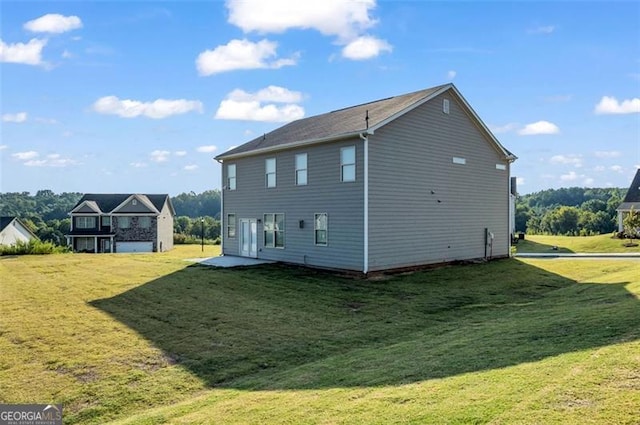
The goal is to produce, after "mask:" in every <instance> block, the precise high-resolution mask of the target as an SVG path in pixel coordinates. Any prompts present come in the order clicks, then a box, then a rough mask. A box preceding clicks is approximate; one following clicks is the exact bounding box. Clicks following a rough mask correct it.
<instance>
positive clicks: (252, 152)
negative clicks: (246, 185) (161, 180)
mask: <svg viewBox="0 0 640 425" xmlns="http://www.w3.org/2000/svg"><path fill="white" fill-rule="evenodd" d="M363 132H367V131H366V130H361V131H356V132H353V133H343V134H338V135H336V136H330V137H321V138H319V139H308V140H301V141H299V142H292V143H285V144H283V145H276V146H269V147H267V148H261V149H254V150H250V151H247V152H240V153H236V154H232V155H225V154H221V155H218V156H216V157H215V158H214V159H216V160H219V161H222V162H224V161H225V160H229V159H236V158H243V157H245V156H253V155H259V154H261V153H268V152H275V151H281V150H285V149H291V148H297V147H299V146H309V145H315V144H318V143H325V142H335V141H338V140H344V139H352V138H354V137H358V135H359V134H360V133H363ZM368 133H369V134H373V132H372V131H371V130H369V131H368Z"/></svg>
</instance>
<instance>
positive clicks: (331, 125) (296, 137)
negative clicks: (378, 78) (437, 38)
mask: <svg viewBox="0 0 640 425" xmlns="http://www.w3.org/2000/svg"><path fill="white" fill-rule="evenodd" d="M445 86H446V85H441V86H437V87H432V88H429V89H425V90H420V91H416V92H413V93H408V94H404V95H400V96H394V97H389V98H386V99H381V100H376V101H373V102H369V103H363V104H360V105H356V106H351V107H348V108H344V109H338V110H335V111H332V112H328V113H325V114H320V115H315V116H312V117H308V118H302V119H299V120H297V121H293V122H290V123H289V124H286V125H284V126H282V127H280V128H277V129H275V130H273V131H271V132H269V133H267V134H265V135H264V136H260V137H257V138H255V139H253V140H251V141H250V142H247V143H245V144H243V145H241V146H238V147H237V148H235V149H232V150H229V151H227V152H225V153H223V154H221V155H218V156H217V157H216V158H224V157H226V156H230V155H236V154H240V153H245V152H251V151H254V150H258V149H265V148H272V147H277V146H280V145H287V144H290V143H295V142H301V141H307V140H318V139H325V138H331V137H337V136H340V135H348V134H354V133H358V132H363V131H365V130H366V129H367V128H369V127H375V126H376V125H378V124H380V123H381V122H383V121H385V120H386V119H388V118H390V117H392V116H394V115H395V114H397V113H399V112H402V111H403V110H405V109H406V108H408V107H410V106H411V105H413V104H415V103H416V102H419V101H420V100H422V99H424V98H426V97H428V96H430V95H432V94H433V93H435V92H437V91H438V90H440V89H442V88H443V87H445ZM367 111H368V115H369V125H368V126H367V123H366V120H365V117H366V116H367Z"/></svg>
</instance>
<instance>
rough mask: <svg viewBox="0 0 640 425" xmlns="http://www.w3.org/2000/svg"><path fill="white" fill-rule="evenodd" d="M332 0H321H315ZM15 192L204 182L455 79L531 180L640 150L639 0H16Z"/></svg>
mask: <svg viewBox="0 0 640 425" xmlns="http://www.w3.org/2000/svg"><path fill="white" fill-rule="evenodd" d="M316 3H317V4H316ZM0 16H1V17H0V23H1V41H0V61H1V62H2V63H0V67H1V75H0V79H1V86H0V100H1V102H0V115H1V117H2V120H1V121H0V125H1V126H2V127H1V132H0V166H1V170H0V191H2V192H13V191H31V192H35V191H36V190H38V189H52V190H54V191H56V192H62V191H79V192H147V193H169V194H172V195H175V194H178V193H181V192H190V191H195V192H201V191H204V190H208V189H214V188H219V187H220V167H219V165H218V164H217V163H216V162H215V161H213V160H212V158H213V156H215V155H217V154H219V153H221V152H224V151H226V150H227V149H229V148H230V147H232V146H237V145H240V144H242V143H244V142H246V141H248V140H251V139H252V138H254V137H256V136H257V135H260V134H262V133H264V132H267V131H270V130H271V129H274V128H276V127H278V126H280V125H282V124H283V123H285V122H287V121H289V120H292V119H296V118H300V117H302V116H311V115H315V114H319V113H323V112H327V111H330V110H334V109H338V108H342V107H346V106H350V105H355V104H359V103H363V102H367V101H371V100H375V99H380V98H384V97H389V96H393V95H398V94H404V93H408V92H411V91H415V90H420V89H424V88H427V87H431V86H435V85H439V84H443V83H447V82H453V83H454V84H456V86H457V87H458V89H459V90H460V91H461V92H462V94H463V95H464V96H465V98H466V99H467V100H468V101H469V103H470V104H471V105H472V107H473V108H474V109H475V110H476V112H477V113H478V115H479V116H480V117H481V118H482V119H483V121H484V122H485V123H486V124H487V125H488V126H489V128H491V129H492V130H493V131H494V133H495V135H496V137H498V139H499V140H500V141H501V142H502V143H503V144H504V145H505V146H506V147H507V148H508V149H509V150H511V151H512V152H514V153H515V154H516V155H517V156H518V157H519V159H518V161H516V163H515V164H514V166H513V169H512V174H513V175H515V176H518V177H519V183H520V185H519V190H520V192H521V193H529V192H533V191H538V190H542V189H547V188H558V187H566V186H586V187H606V186H615V187H628V185H629V183H630V181H631V178H632V176H633V175H634V174H635V170H636V168H638V167H640V3H639V2H635V1H627V2H625V1H620V2H569V1H566V2H500V1H495V2H427V1H424V2H423V1H378V2H376V1H375V0H362V1H357V2H356V1H339V0H323V1H322V2H311V1H292V0H280V1H266V0H244V1H235V0H229V1H226V2H222V1H214V2H204V1H194V2H152V1H138V2H108V1H99V2H97V1H96V2H92V1H86V2H76V1H71V2H56V1H47V2H30V1H27V2H23V1H2V2H1V3H0Z"/></svg>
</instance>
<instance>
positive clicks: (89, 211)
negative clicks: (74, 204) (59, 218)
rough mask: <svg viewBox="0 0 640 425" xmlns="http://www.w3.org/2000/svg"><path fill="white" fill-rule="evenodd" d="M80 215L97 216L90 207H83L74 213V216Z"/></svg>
mask: <svg viewBox="0 0 640 425" xmlns="http://www.w3.org/2000/svg"><path fill="white" fill-rule="evenodd" d="M79 213H88V214H97V213H96V211H95V210H94V209H93V208H91V207H90V206H88V205H83V206H82V207H80V208H78V209H77V210H76V211H75V212H74V214H79Z"/></svg>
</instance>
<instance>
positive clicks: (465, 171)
mask: <svg viewBox="0 0 640 425" xmlns="http://www.w3.org/2000/svg"><path fill="white" fill-rule="evenodd" d="M443 98H447V99H449V100H450V113H449V114H448V115H447V114H444V113H443V112H442V99H443ZM453 157H460V158H465V160H466V164H465V165H459V164H454V163H453V160H452V159H453ZM496 164H505V165H506V166H507V170H506V171H505V170H497V169H496ZM432 192H433V193H432ZM508 202H509V164H508V162H507V161H506V160H505V159H504V157H503V156H502V155H501V154H500V153H498V151H497V149H496V148H495V147H494V146H493V145H492V144H491V143H490V142H489V141H488V140H487V139H486V137H485V136H484V135H483V133H481V132H480V131H479V129H478V128H477V127H476V125H475V124H474V122H473V121H471V120H470V119H469V117H468V116H467V115H466V113H465V112H464V110H463V109H462V107H461V105H460V104H459V103H458V101H457V100H456V99H455V98H454V95H453V94H452V93H451V92H447V93H444V94H443V95H441V96H439V97H437V98H435V99H433V100H431V101H429V102H427V103H425V104H424V105H422V106H420V107H418V108H416V109H415V110H413V111H411V112H409V113H407V114H405V115H404V116H402V117H400V118H398V119H397V120H394V121H392V122H391V123H390V124H388V125H386V126H384V127H382V128H380V129H378V130H377V131H376V133H375V134H374V135H372V136H370V137H369V270H371V271H375V270H383V269H387V268H395V267H407V266H413V265H420V264H429V263H439V262H447V261H453V260H461V259H471V258H480V257H484V255H485V239H484V229H485V228H488V229H489V231H491V232H493V233H494V235H495V239H494V243H493V252H492V254H493V256H494V257H496V256H506V255H508V250H509V235H508V223H509V217H508V213H509V207H508ZM489 251H490V248H489V247H487V255H489Z"/></svg>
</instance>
